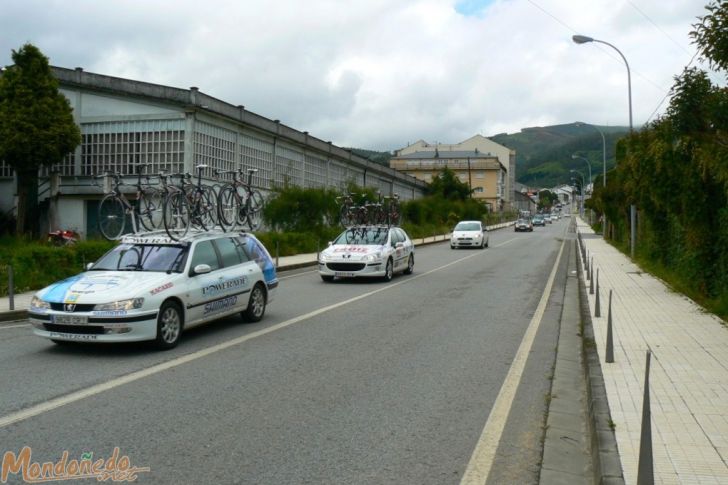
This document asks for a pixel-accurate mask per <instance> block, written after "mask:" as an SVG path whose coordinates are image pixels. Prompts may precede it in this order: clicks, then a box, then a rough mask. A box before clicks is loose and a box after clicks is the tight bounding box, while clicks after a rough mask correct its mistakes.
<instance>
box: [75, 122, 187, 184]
mask: <svg viewBox="0 0 728 485" xmlns="http://www.w3.org/2000/svg"><path fill="white" fill-rule="evenodd" d="M183 126H184V125H183V120H156V121H155V120H148V121H147V120H145V121H119V122H103V123H84V124H82V125H81V175H97V174H101V173H104V172H118V173H123V174H135V173H137V167H138V166H139V165H143V164H148V163H149V164H152V166H151V167H149V168H148V169H147V172H149V173H154V172H159V171H160V170H161V169H164V170H167V171H169V172H181V171H182V164H183V158H184V135H185V132H184V129H183Z"/></svg>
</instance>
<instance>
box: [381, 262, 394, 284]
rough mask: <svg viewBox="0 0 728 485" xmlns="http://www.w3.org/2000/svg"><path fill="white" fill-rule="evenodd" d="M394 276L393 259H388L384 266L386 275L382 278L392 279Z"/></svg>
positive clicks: (385, 279)
mask: <svg viewBox="0 0 728 485" xmlns="http://www.w3.org/2000/svg"><path fill="white" fill-rule="evenodd" d="M393 276H394V265H393V264H392V260H391V259H388V260H387V266H386V267H385V268H384V277H383V278H382V279H383V280H384V281H392V277H393Z"/></svg>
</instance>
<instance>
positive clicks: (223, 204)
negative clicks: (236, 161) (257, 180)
mask: <svg viewBox="0 0 728 485" xmlns="http://www.w3.org/2000/svg"><path fill="white" fill-rule="evenodd" d="M257 171H258V169H257V168H249V169H248V170H247V174H248V175H247V181H246V180H245V178H244V175H243V169H242V167H241V168H239V169H238V170H218V171H216V172H215V173H216V174H217V175H218V176H219V175H221V174H226V173H231V174H232V176H233V180H232V182H228V183H226V184H224V185H223V186H222V187H221V188H220V192H219V193H218V195H217V206H218V219H219V221H220V226H221V227H222V229H223V230H224V231H235V230H238V229H241V228H242V227H243V226H245V225H246V224H247V226H248V229H250V230H251V231H255V230H256V229H258V227H260V222H261V218H262V215H263V205H264V201H263V196H262V195H261V193H260V192H259V191H258V190H256V189H254V188H253V174H254V173H256V172H257Z"/></svg>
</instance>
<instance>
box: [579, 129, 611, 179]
mask: <svg viewBox="0 0 728 485" xmlns="http://www.w3.org/2000/svg"><path fill="white" fill-rule="evenodd" d="M582 125H586V126H591V127H592V128H594V129H595V130H597V131H598V132H599V134H600V135H602V172H603V174H602V187H606V186H607V139H606V138H604V132H603V131H602V130H600V129H599V128H598V127H597V126H596V125H592V124H591V123H583V122H578V123H576V126H582Z"/></svg>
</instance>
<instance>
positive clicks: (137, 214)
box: [93, 164, 163, 241]
mask: <svg viewBox="0 0 728 485" xmlns="http://www.w3.org/2000/svg"><path fill="white" fill-rule="evenodd" d="M149 165H150V164H144V165H140V166H139V167H138V168H139V170H138V174H137V182H136V184H134V187H136V204H132V203H131V202H130V201H129V199H127V198H126V196H125V195H124V193H123V192H122V191H121V189H120V187H121V186H122V185H125V184H124V182H123V180H122V178H123V177H124V175H123V174H121V173H118V172H115V173H111V172H107V173H105V174H104V175H94V176H93V179H94V180H96V179H97V178H101V177H111V179H112V188H111V192H109V193H108V194H106V195H105V196H104V198H103V199H101V203H100V204H99V210H98V224H99V230H100V231H101V234H103V236H104V237H105V238H106V239H109V240H112V241H114V240H117V239H119V238H120V237H121V236H122V234H124V229H125V228H126V216H127V215H129V216H130V219H131V225H132V231H133V232H138V229H139V226H138V224H139V225H141V226H142V227H143V228H144V229H145V230H147V231H152V230H154V229H157V228H158V227H159V226H160V225H161V217H162V205H163V203H162V194H161V192H160V191H159V190H157V189H156V188H154V187H151V185H150V183H149V174H146V175H144V174H142V171H143V169H144V168H146V167H148V166H149ZM142 177H145V178H146V180H147V184H146V185H143V184H142Z"/></svg>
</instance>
